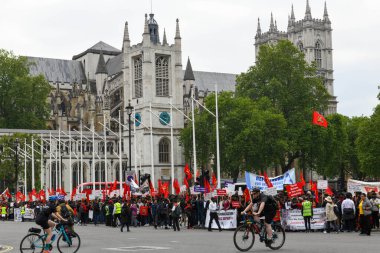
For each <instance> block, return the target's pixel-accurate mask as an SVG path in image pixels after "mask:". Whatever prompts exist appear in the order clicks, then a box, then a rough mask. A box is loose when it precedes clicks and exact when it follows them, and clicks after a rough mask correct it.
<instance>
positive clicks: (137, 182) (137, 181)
mask: <svg viewBox="0 0 380 253" xmlns="http://www.w3.org/2000/svg"><path fill="white" fill-rule="evenodd" d="M134 176H135V183H136V184H137V185H139V180H137V175H136V173H135V175H134ZM141 183H143V182H141ZM115 190H116V188H115Z"/></svg>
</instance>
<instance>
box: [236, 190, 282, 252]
mask: <svg viewBox="0 0 380 253" xmlns="http://www.w3.org/2000/svg"><path fill="white" fill-rule="evenodd" d="M252 196H253V198H252V201H251V203H249V205H248V206H247V207H246V208H245V210H244V211H243V212H242V213H241V214H246V212H247V211H252V214H253V217H254V220H255V221H256V222H260V217H263V216H264V217H265V219H264V225H265V229H266V232H267V240H266V245H267V246H268V245H270V244H271V243H272V227H271V224H272V222H273V218H274V216H275V215H276V207H275V205H276V201H275V200H274V198H273V197H272V196H267V195H265V194H264V193H260V189H259V188H257V187H255V188H253V189H252ZM254 204H258V210H257V212H254V211H253V210H252V209H253V205H254Z"/></svg>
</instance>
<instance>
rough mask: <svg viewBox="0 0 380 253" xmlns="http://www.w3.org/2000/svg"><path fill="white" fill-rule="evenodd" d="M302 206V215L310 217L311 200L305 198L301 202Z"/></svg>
mask: <svg viewBox="0 0 380 253" xmlns="http://www.w3.org/2000/svg"><path fill="white" fill-rule="evenodd" d="M302 207H303V217H311V208H312V206H311V202H310V201H308V200H306V201H304V202H302Z"/></svg>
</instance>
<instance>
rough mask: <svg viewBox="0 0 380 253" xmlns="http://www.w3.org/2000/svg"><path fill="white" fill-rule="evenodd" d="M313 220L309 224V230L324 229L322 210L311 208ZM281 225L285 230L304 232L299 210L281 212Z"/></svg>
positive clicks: (324, 215)
mask: <svg viewBox="0 0 380 253" xmlns="http://www.w3.org/2000/svg"><path fill="white" fill-rule="evenodd" d="M313 214H314V215H313V219H312V220H311V222H310V227H311V229H324V228H325V221H326V211H325V209H324V208H313ZM281 223H282V226H283V227H284V228H285V229H286V230H292V231H295V230H305V222H304V219H303V216H302V214H301V210H299V209H293V210H285V209H283V210H282V212H281Z"/></svg>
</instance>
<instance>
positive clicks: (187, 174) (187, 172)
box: [185, 163, 192, 180]
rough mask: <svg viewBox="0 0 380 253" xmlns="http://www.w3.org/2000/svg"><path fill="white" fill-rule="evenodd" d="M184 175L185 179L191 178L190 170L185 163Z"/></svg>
mask: <svg viewBox="0 0 380 253" xmlns="http://www.w3.org/2000/svg"><path fill="white" fill-rule="evenodd" d="M185 175H186V178H187V180H190V179H191V178H192V175H191V171H190V168H189V165H188V164H187V163H186V165H185Z"/></svg>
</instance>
